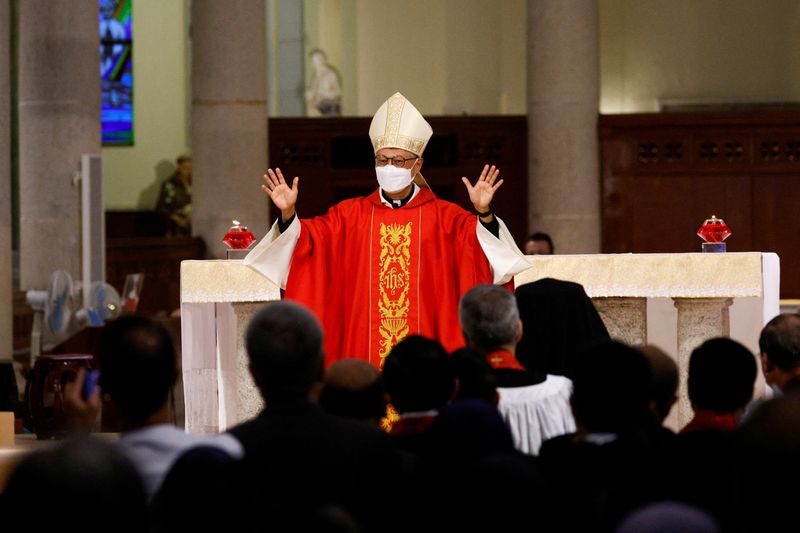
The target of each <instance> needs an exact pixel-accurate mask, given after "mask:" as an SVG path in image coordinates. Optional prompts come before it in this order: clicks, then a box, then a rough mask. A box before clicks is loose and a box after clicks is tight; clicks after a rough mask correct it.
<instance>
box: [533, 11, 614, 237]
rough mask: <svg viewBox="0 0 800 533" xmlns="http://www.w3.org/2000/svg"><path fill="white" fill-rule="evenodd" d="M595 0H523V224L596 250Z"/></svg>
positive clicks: (597, 93) (598, 224)
mask: <svg viewBox="0 0 800 533" xmlns="http://www.w3.org/2000/svg"><path fill="white" fill-rule="evenodd" d="M597 17H598V15H597V3H596V0H528V174H529V178H528V179H529V186H528V191H529V192H528V227H529V228H530V230H532V231H534V230H535V231H545V232H547V233H549V234H550V235H551V236H552V237H553V240H554V241H555V246H556V249H557V250H558V253H596V252H599V251H600V180H599V169H600V164H599V160H598V140H597V115H598V100H599V84H600V82H599V66H598V65H599V43H598V20H597Z"/></svg>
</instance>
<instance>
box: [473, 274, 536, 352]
mask: <svg viewBox="0 0 800 533" xmlns="http://www.w3.org/2000/svg"><path fill="white" fill-rule="evenodd" d="M458 314H459V319H460V320H461V330H462V332H463V334H464V339H465V340H466V341H467V344H468V345H470V346H472V347H473V348H475V349H477V350H481V351H483V352H490V351H492V350H496V349H498V348H500V347H503V346H509V345H514V344H516V343H517V340H518V339H519V337H520V336H521V334H522V331H521V327H522V326H521V322H520V320H519V310H518V309H517V302H516V300H515V298H514V294H512V293H511V292H510V291H508V290H507V289H505V288H503V287H500V286H498V285H477V286H475V287H473V288H472V289H470V290H469V291H467V293H466V294H465V295H464V296H463V297H462V298H461V302H460V304H459V308H458Z"/></svg>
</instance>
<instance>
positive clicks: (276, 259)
mask: <svg viewBox="0 0 800 533" xmlns="http://www.w3.org/2000/svg"><path fill="white" fill-rule="evenodd" d="M301 228H302V225H301V224H300V220H299V219H298V218H297V217H296V216H295V217H294V220H292V223H291V224H289V227H288V228H286V231H284V232H283V233H281V232H280V230H279V229H278V221H277V220H276V221H275V223H274V224H273V225H272V227H271V228H270V230H269V231H268V232H267V234H266V235H265V236H264V238H263V239H261V242H260V243H258V244H257V245H256V247H255V248H253V249H252V250H251V251H250V253H249V254H247V256H246V257H245V258H244V264H245V265H247V266H249V267H250V268H252V269H253V270H255V271H256V272H259V273H260V274H262V275H263V276H265V277H266V278H267V279H268V280H270V281H271V282H272V283H274V284H275V285H277V286H278V287H280V288H281V289H285V288H286V280H287V278H288V277H289V267H290V266H291V264H292V254H294V249H295V246H297V240H298V239H299V238H300V230H301Z"/></svg>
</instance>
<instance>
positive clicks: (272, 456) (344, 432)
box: [226, 301, 405, 531]
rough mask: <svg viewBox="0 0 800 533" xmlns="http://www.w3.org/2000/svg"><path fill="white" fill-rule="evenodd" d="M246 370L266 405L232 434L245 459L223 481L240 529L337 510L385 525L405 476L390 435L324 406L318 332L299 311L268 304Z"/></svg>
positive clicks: (250, 333)
mask: <svg viewBox="0 0 800 533" xmlns="http://www.w3.org/2000/svg"><path fill="white" fill-rule="evenodd" d="M245 342H246V346H247V356H248V362H249V368H250V373H251V374H252V376H253V380H254V382H255V384H256V387H257V388H258V390H259V392H260V393H261V396H262V397H263V399H264V404H265V407H264V409H263V410H262V411H261V413H259V414H258V416H257V417H256V418H254V419H252V420H249V421H247V422H244V423H242V424H240V425H238V426H236V427H234V428H232V429H231V430H230V434H231V435H233V436H234V437H235V438H236V439H238V440H239V442H240V443H241V445H242V447H243V448H244V458H243V459H242V460H241V463H240V464H239V466H238V468H237V469H236V470H235V472H234V474H233V475H232V479H230V482H229V483H228V484H227V485H226V486H227V487H228V490H229V492H230V495H229V496H228V498H226V499H228V500H230V502H229V503H230V505H231V506H232V507H233V508H229V509H228V510H227V512H228V513H229V516H231V517H235V520H236V521H237V526H238V527H236V529H242V530H244V529H249V530H253V531H255V530H259V531H260V530H264V529H267V530H274V531H304V530H306V529H304V528H305V524H304V520H310V519H311V518H312V516H311V514H312V513H311V511H312V510H316V509H320V508H325V507H328V506H334V507H340V508H342V509H344V510H345V511H346V512H347V513H348V514H349V515H351V516H352V517H353V518H354V519H356V521H357V522H358V524H359V525H360V526H361V528H362V530H363V531H383V530H384V529H383V526H384V522H385V518H386V515H385V513H386V507H385V506H386V502H391V501H394V499H395V498H396V488H397V486H398V484H399V483H400V481H401V479H402V478H403V474H404V470H403V469H404V467H405V466H404V463H403V457H402V456H401V455H400V453H399V452H398V451H397V449H396V448H395V447H394V446H393V444H392V441H391V439H390V438H389V436H388V435H386V434H385V433H383V432H382V431H380V430H379V429H377V428H372V427H368V426H367V425H365V424H363V423H357V422H353V421H351V420H345V419H343V418H339V417H336V416H332V415H329V414H327V413H325V412H323V411H322V410H321V409H320V408H319V407H318V405H317V399H318V397H319V394H320V391H321V390H322V388H323V361H324V355H323V351H322V328H321V327H320V324H319V322H317V320H316V318H315V317H314V316H313V315H312V314H311V312H310V311H308V310H307V309H305V308H304V307H302V306H300V305H298V304H295V303H292V302H287V301H278V302H271V303H269V304H267V305H265V306H264V307H263V308H262V309H261V310H260V311H258V312H257V313H256V315H255V316H254V317H253V319H252V320H251V321H250V324H249V325H248V327H247V333H246V341H245Z"/></svg>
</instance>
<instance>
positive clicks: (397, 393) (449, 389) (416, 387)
mask: <svg viewBox="0 0 800 533" xmlns="http://www.w3.org/2000/svg"><path fill="white" fill-rule="evenodd" d="M383 381H384V383H385V385H386V392H387V393H388V394H389V401H390V402H391V404H392V405H393V406H394V408H395V409H397V412H398V413H409V412H419V411H430V410H436V409H440V408H442V407H443V406H444V405H446V404H447V402H448V401H449V400H450V399H451V398H452V396H453V392H454V390H455V378H454V376H453V369H452V368H451V366H450V360H449V355H448V354H447V351H445V349H444V347H442V345H441V344H439V343H438V342H436V341H434V340H431V339H428V338H425V337H422V336H420V335H409V336H408V337H406V338H405V339H403V340H402V341H400V342H398V343H397V345H396V346H395V347H394V348H392V351H391V352H390V353H389V355H388V356H387V357H386V359H385V360H384V363H383Z"/></svg>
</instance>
